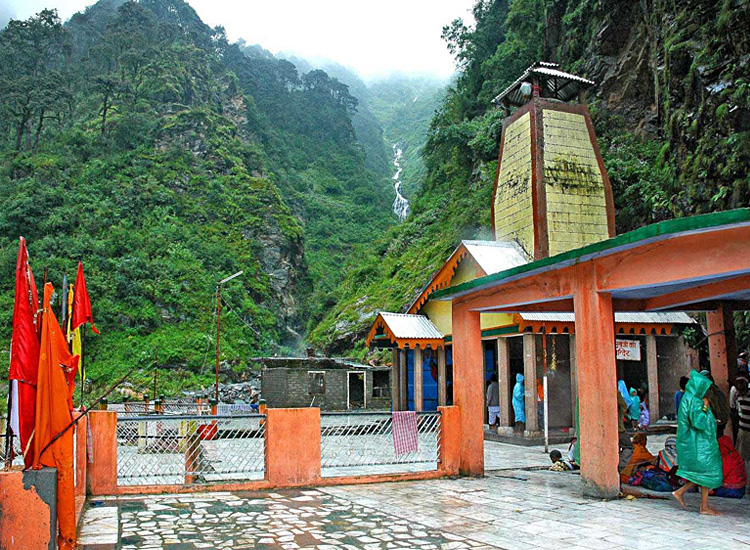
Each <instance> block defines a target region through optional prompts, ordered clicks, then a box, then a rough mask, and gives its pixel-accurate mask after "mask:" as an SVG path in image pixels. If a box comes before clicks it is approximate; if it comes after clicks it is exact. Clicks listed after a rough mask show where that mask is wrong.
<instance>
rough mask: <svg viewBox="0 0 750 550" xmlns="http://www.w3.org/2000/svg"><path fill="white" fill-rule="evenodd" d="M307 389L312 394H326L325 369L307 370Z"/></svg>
mask: <svg viewBox="0 0 750 550" xmlns="http://www.w3.org/2000/svg"><path fill="white" fill-rule="evenodd" d="M307 391H308V392H309V393H310V395H325V394H326V373H325V371H322V370H320V371H318V370H316V371H307Z"/></svg>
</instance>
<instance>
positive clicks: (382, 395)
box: [255, 357, 391, 411]
mask: <svg viewBox="0 0 750 550" xmlns="http://www.w3.org/2000/svg"><path fill="white" fill-rule="evenodd" d="M255 361H256V362H258V363H260V364H261V382H260V385H261V389H260V395H261V398H262V399H265V400H266V403H267V404H268V406H269V407H272V408H282V407H320V408H321V409H322V410H324V411H347V410H364V409H374V410H390V408H391V368H390V367H387V366H386V367H373V366H370V365H360V364H358V363H353V362H349V361H344V360H340V359H331V358H324V357H321V358H316V357H308V358H285V357H267V358H260V359H255Z"/></svg>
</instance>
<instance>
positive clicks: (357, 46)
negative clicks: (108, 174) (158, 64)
mask: <svg viewBox="0 0 750 550" xmlns="http://www.w3.org/2000/svg"><path fill="white" fill-rule="evenodd" d="M474 2H475V0H379V1H377V2H373V1H364V0H262V1H258V0H189V4H190V5H191V6H192V7H193V8H194V9H195V10H196V11H197V12H198V15H199V16H200V17H201V19H203V21H204V22H206V23H207V24H209V25H211V26H212V27H213V26H216V25H223V26H224V28H225V29H226V31H227V35H228V37H229V39H230V40H231V41H235V40H238V39H240V38H243V39H245V41H246V42H247V43H248V44H260V45H261V46H263V47H264V48H265V49H267V50H269V51H271V52H272V53H277V52H280V51H281V52H285V53H287V54H294V55H298V56H301V57H309V58H327V59H331V60H333V61H336V62H338V63H341V64H342V65H346V66H348V67H351V68H353V69H355V70H356V71H357V72H359V74H360V75H361V76H362V77H364V78H365V79H372V78H377V77H379V76H386V75H387V74H389V73H391V72H404V73H419V74H433V75H436V76H441V77H447V76H450V75H451V74H452V73H453V70H454V65H453V59H452V58H451V56H450V54H449V53H448V50H447V48H446V45H445V42H444V41H443V40H442V39H441V38H440V33H441V30H442V28H443V26H444V25H447V24H449V23H450V22H451V21H453V20H454V19H456V18H459V17H461V18H463V19H464V20H465V21H467V22H469V21H470V20H471V13H470V10H471V6H472V5H473V4H474ZM93 3H94V2H93V1H92V0H0V25H2V26H4V24H5V22H6V21H7V19H8V18H9V17H13V18H15V19H26V18H28V17H29V16H31V15H33V14H35V13H37V12H39V11H40V10H42V9H43V8H45V7H51V8H57V10H58V12H59V14H60V17H61V18H62V19H63V20H67V19H68V18H70V16H71V15H73V14H74V13H75V12H77V11H82V10H83V9H85V7H86V6H87V5H90V4H93Z"/></svg>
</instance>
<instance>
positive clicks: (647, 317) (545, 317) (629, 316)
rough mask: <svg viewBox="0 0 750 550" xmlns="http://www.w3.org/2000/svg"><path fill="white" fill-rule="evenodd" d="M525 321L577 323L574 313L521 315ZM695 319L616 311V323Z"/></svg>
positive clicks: (665, 313)
mask: <svg viewBox="0 0 750 550" xmlns="http://www.w3.org/2000/svg"><path fill="white" fill-rule="evenodd" d="M519 315H520V316H521V319H523V320H524V321H535V322H539V321H549V322H551V323H552V322H558V323H572V322H574V321H575V316H574V314H573V313H529V312H524V313H519ZM695 322H696V321H695V319H693V318H692V317H690V316H689V315H688V314H687V313H684V312H682V311H653V312H641V311H616V312H615V323H654V324H657V323H658V324H670V325H680V324H682V325H689V324H692V323H695Z"/></svg>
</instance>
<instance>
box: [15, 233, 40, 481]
mask: <svg viewBox="0 0 750 550" xmlns="http://www.w3.org/2000/svg"><path fill="white" fill-rule="evenodd" d="M39 320H40V318H39V296H38V294H37V290H36V284H35V283H34V275H33V274H32V272H31V268H30V267H29V253H28V251H27V249H26V240H25V239H24V238H23V237H21V238H20V239H19V243H18V261H17V262H16V301H15V306H14V307H13V337H12V340H11V344H10V374H9V376H8V378H9V379H10V380H11V385H12V392H13V396H12V401H13V402H12V406H13V408H12V410H11V427H12V428H13V431H14V433H15V434H16V435H17V436H18V438H19V439H20V441H21V449H22V450H23V454H24V462H25V464H26V467H27V468H28V467H30V466H31V465H32V463H33V458H34V457H33V450H32V449H31V447H30V446H29V440H30V439H31V436H32V433H33V432H34V411H35V408H36V382H37V372H38V369H39V329H40V325H41V323H39V322H38V321H39Z"/></svg>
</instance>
